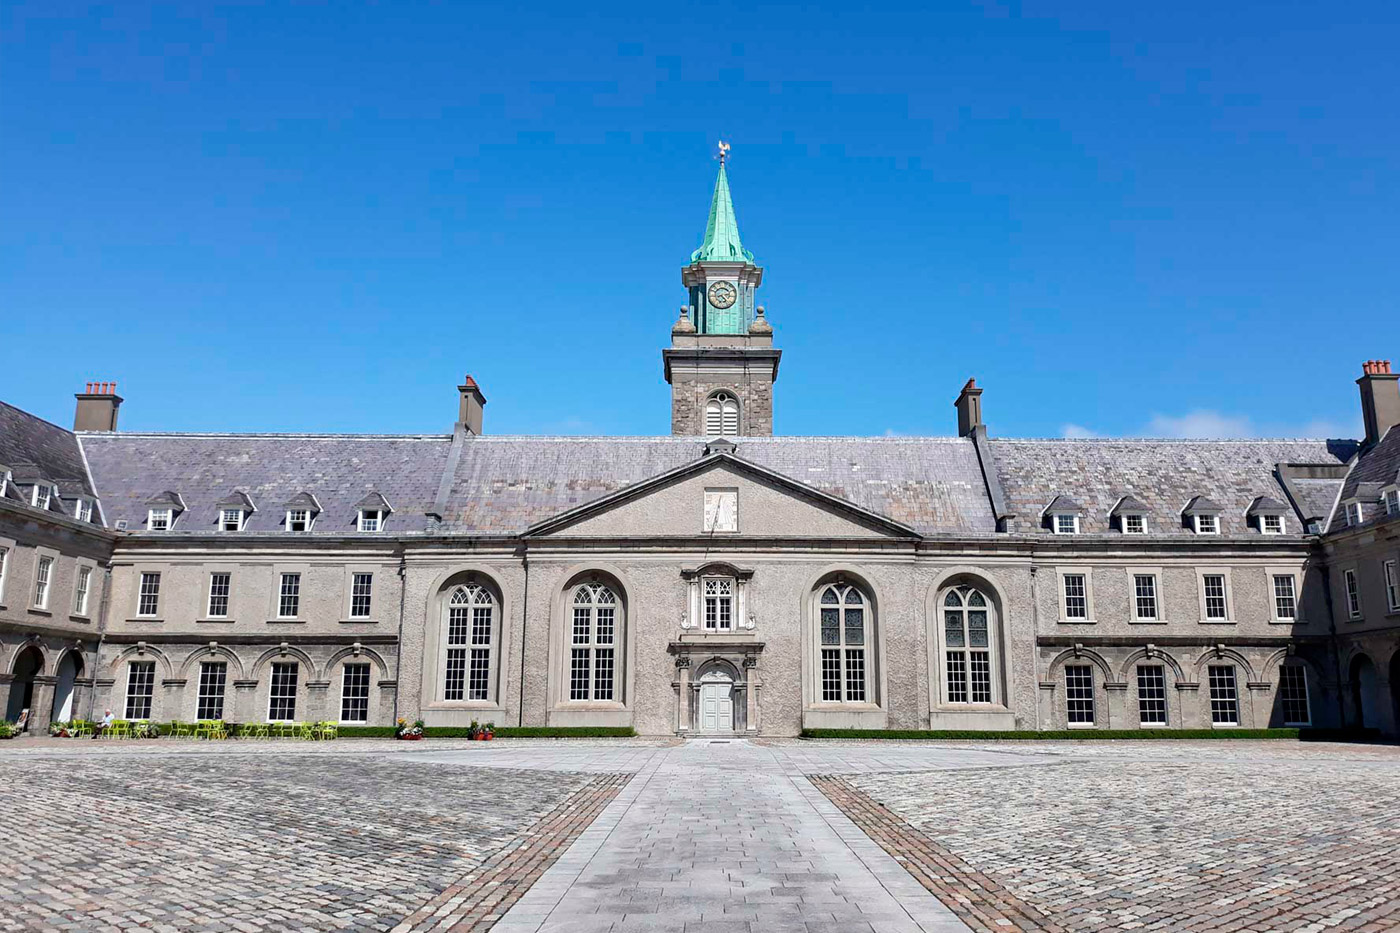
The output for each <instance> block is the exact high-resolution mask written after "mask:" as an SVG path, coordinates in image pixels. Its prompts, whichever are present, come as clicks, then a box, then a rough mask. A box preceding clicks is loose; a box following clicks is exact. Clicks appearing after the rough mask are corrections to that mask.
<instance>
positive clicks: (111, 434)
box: [72, 431, 452, 441]
mask: <svg viewBox="0 0 1400 933" xmlns="http://www.w3.org/2000/svg"><path fill="white" fill-rule="evenodd" d="M72 433H73V434H74V435H75V436H77V437H80V438H84V439H87V438H92V439H98V440H100V439H103V438H113V439H117V440H122V439H131V438H145V437H181V438H187V439H188V438H225V437H233V438H240V439H243V440H248V439H252V438H353V439H356V440H433V441H450V440H451V439H452V435H451V434H352V433H333V434H314V433H310V432H294V431H285V432H283V431H257V432H252V433H247V434H244V433H240V432H237V431H75V432H72Z"/></svg>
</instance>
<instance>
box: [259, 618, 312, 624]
mask: <svg viewBox="0 0 1400 933" xmlns="http://www.w3.org/2000/svg"><path fill="white" fill-rule="evenodd" d="M267 624H268V625H305V624H306V620H305V619H268V620H267Z"/></svg>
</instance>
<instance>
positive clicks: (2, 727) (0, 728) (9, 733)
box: [0, 719, 18, 739]
mask: <svg viewBox="0 0 1400 933" xmlns="http://www.w3.org/2000/svg"><path fill="white" fill-rule="evenodd" d="M17 731H18V730H16V729H15V724H14V723H12V722H9V721H7V720H4V719H0V739H13V738H14V737H15V734H16V732H17Z"/></svg>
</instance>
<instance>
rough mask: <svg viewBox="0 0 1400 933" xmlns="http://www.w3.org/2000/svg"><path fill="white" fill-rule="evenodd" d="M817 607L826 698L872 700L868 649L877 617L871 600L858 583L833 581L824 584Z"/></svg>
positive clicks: (822, 682)
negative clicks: (870, 696)
mask: <svg viewBox="0 0 1400 933" xmlns="http://www.w3.org/2000/svg"><path fill="white" fill-rule="evenodd" d="M817 609H818V612H819V613H820V629H821V690H822V694H821V696H822V702H824V703H866V702H868V697H869V695H870V691H869V689H868V683H867V671H868V666H867V664H866V649H867V648H868V647H869V646H870V635H871V627H872V623H873V621H874V620H873V619H872V618H871V615H872V613H871V609H870V601H869V600H867V599H866V597H865V594H864V593H862V592H861V591H860V590H858V589H856V588H855V587H854V586H850V585H847V584H844V583H833V584H830V585H828V586H825V587H823V588H822V590H821V595H820V597H819V598H818V601H817Z"/></svg>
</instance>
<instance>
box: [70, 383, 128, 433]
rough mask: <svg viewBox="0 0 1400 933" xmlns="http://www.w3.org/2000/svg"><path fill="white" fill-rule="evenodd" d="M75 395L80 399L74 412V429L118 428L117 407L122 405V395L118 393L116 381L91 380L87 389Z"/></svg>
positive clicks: (101, 429) (107, 429) (102, 429)
mask: <svg viewBox="0 0 1400 933" xmlns="http://www.w3.org/2000/svg"><path fill="white" fill-rule="evenodd" d="M73 397H74V398H76V399H77V400H78V408H77V411H75V412H74V413H73V430H74V431H115V430H116V429H117V409H118V408H120V407H121V405H122V397H121V396H120V395H118V394H117V384H116V383H115V382H89V383H88V384H87V389H86V390H85V391H83V392H79V393H77V394H76V395H74V396H73Z"/></svg>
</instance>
